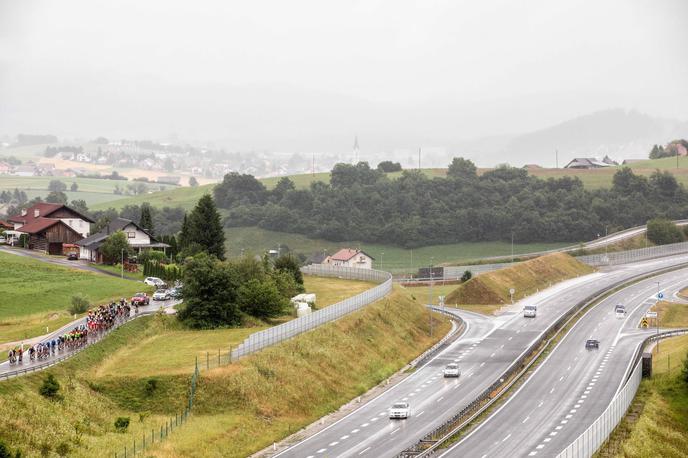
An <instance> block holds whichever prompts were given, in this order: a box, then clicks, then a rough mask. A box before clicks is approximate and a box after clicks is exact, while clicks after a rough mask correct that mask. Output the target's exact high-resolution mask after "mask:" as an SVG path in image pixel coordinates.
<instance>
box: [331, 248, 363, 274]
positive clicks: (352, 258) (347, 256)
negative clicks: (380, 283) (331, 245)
mask: <svg viewBox="0 0 688 458" xmlns="http://www.w3.org/2000/svg"><path fill="white" fill-rule="evenodd" d="M373 261H374V258H373V257H372V256H370V255H368V254H366V253H365V252H363V251H361V250H354V249H351V248H342V249H341V250H339V251H337V252H336V253H335V254H333V255H332V256H328V257H327V258H326V259H325V261H324V262H323V264H329V265H331V266H339V267H358V268H360V269H372V268H373Z"/></svg>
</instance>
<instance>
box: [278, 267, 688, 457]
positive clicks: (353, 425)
mask: <svg viewBox="0 0 688 458" xmlns="http://www.w3.org/2000/svg"><path fill="white" fill-rule="evenodd" d="M686 262H688V255H681V256H674V257H671V258H665V259H659V260H652V261H647V262H641V263H636V264H632V265H625V266H617V267H614V268H607V269H606V270H605V271H603V272H598V273H594V274H591V275H587V276H584V277H580V278H576V279H572V280H568V281H565V282H562V283H560V284H558V285H555V286H553V287H552V288H548V289H547V290H544V291H541V292H540V293H538V294H536V295H533V296H531V297H529V298H526V299H525V300H524V301H522V304H524V303H528V304H537V305H538V317H537V319H535V320H533V319H524V318H523V317H522V315H521V313H520V312H510V313H507V314H504V315H502V316H500V317H484V316H480V315H476V314H472V313H468V312H464V311H458V312H457V313H458V314H459V316H461V317H462V318H464V320H465V321H466V322H467V324H468V329H467V330H466V332H465V334H464V335H463V336H462V337H461V338H460V339H458V340H457V341H456V342H454V343H453V344H452V345H450V346H449V347H448V348H447V349H445V350H443V351H442V352H441V353H440V354H439V355H437V356H436V357H435V358H434V359H432V360H430V361H429V363H428V364H426V365H425V366H423V367H421V368H419V369H418V370H417V371H416V372H415V373H413V374H412V375H411V376H409V377H408V378H406V379H405V380H404V381H402V382H401V383H399V384H398V385H397V386H395V387H393V388H390V389H389V390H387V391H386V392H385V393H383V394H381V395H380V396H379V397H377V398H374V399H372V400H371V401H369V402H368V403H366V404H365V405H363V406H361V407H360V408H359V409H357V410H356V411H354V412H352V413H351V414H349V415H348V416H346V417H344V418H342V419H341V420H339V421H338V422H336V423H334V424H333V425H331V426H329V427H327V428H325V429H323V430H322V431H320V432H319V433H316V434H315V435H313V436H311V437H309V438H306V439H305V440H303V441H301V442H299V443H297V444H295V445H293V446H292V447H290V448H288V449H287V450H285V451H283V452H281V453H279V454H277V455H276V456H282V457H300V458H303V457H313V458H315V457H335V456H336V457H340V456H342V457H343V456H354V457H355V456H363V457H366V456H370V457H382V456H395V455H396V454H398V453H399V452H401V451H403V450H404V449H406V448H408V447H409V446H411V445H413V444H415V443H416V442H417V441H418V440H420V439H421V438H422V437H424V436H425V435H426V434H427V433H429V432H430V431H432V430H433V429H434V428H435V427H437V426H439V425H441V424H443V423H444V422H445V421H446V420H447V419H449V418H451V417H452V415H453V414H454V413H455V412H458V411H459V410H461V409H462V408H464V407H465V406H467V405H468V404H470V403H471V402H472V401H473V400H474V399H475V398H476V397H477V396H478V395H479V394H480V393H481V392H482V391H483V390H484V389H486V388H487V387H488V386H489V385H490V384H491V383H492V382H494V381H495V380H496V379H497V378H498V377H499V376H500V375H501V374H502V373H503V372H504V371H505V370H506V369H507V368H508V367H509V365H510V364H511V362H512V361H514V360H515V359H517V358H518V357H519V356H520V355H521V354H522V353H523V352H524V351H525V350H526V349H527V348H528V347H529V346H530V345H531V344H532V343H534V342H535V341H536V340H537V339H539V338H540V336H541V335H542V334H543V333H544V331H545V330H546V329H547V328H548V327H549V326H550V325H551V324H552V323H554V322H556V320H557V319H559V318H560V317H561V316H562V315H563V314H564V313H565V312H566V311H568V310H570V309H571V307H573V306H574V305H575V304H576V303H577V302H579V301H581V300H583V299H585V298H586V297H588V296H590V295H593V294H596V293H600V292H602V291H604V290H606V289H608V288H609V286H610V285H613V284H615V283H617V282H619V281H621V280H625V279H629V278H632V277H635V276H638V275H641V274H643V273H645V272H647V271H650V270H656V269H659V268H662V267H668V266H672V265H678V264H681V263H686ZM449 362H458V363H459V365H460V367H461V371H462V375H461V377H460V378H459V379H458V380H457V379H444V378H443V377H442V369H443V368H444V367H445V366H446V364H448V363H449ZM401 400H404V401H408V402H409V403H410V405H411V417H410V418H408V419H407V420H394V421H393V420H390V419H389V418H388V409H389V408H390V406H391V405H392V404H393V403H394V402H397V401H401Z"/></svg>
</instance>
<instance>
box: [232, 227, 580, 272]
mask: <svg viewBox="0 0 688 458" xmlns="http://www.w3.org/2000/svg"><path fill="white" fill-rule="evenodd" d="M225 238H226V248H227V256H230V257H236V256H240V255H241V253H242V252H243V253H253V254H259V253H264V252H265V251H266V250H269V249H276V248H277V246H278V245H282V246H283V247H284V246H285V245H286V246H288V247H289V249H290V250H292V251H295V252H298V253H303V254H305V255H306V256H308V255H311V254H313V253H322V252H323V251H326V252H327V253H329V254H334V253H335V252H337V251H338V250H339V249H340V248H352V247H353V248H360V249H361V250H363V251H365V252H366V253H368V254H369V255H371V256H372V257H373V258H375V261H374V262H373V267H374V268H376V269H380V270H385V271H388V272H392V273H410V272H417V271H418V268H419V267H427V266H429V265H431V264H432V265H441V264H445V265H446V264H452V265H459V264H462V263H465V262H468V261H471V260H475V259H480V258H485V257H491V256H507V255H510V254H511V244H510V243H507V242H464V243H453V244H449V245H431V246H426V247H422V248H416V249H405V248H400V247H396V246H392V245H382V244H375V243H365V242H358V241H347V242H331V241H328V240H322V239H311V238H308V237H306V236H305V235H301V234H290V233H286V232H275V231H269V230H266V229H261V228H258V227H231V228H226V229H225ZM569 245H570V244H569V243H526V244H515V245H514V254H523V253H532V252H536V251H543V250H550V249H554V248H561V247H565V246H569Z"/></svg>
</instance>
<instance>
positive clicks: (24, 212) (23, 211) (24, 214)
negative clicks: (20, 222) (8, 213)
mask: <svg viewBox="0 0 688 458" xmlns="http://www.w3.org/2000/svg"><path fill="white" fill-rule="evenodd" d="M21 215H22V216H26V208H24V209H23V210H22V211H21Z"/></svg>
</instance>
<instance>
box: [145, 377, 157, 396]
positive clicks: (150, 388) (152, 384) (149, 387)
mask: <svg viewBox="0 0 688 458" xmlns="http://www.w3.org/2000/svg"><path fill="white" fill-rule="evenodd" d="M145 389H146V394H147V395H148V396H152V395H153V393H155V390H157V389H158V379H156V378H149V379H148V380H146V388H145Z"/></svg>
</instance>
